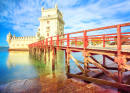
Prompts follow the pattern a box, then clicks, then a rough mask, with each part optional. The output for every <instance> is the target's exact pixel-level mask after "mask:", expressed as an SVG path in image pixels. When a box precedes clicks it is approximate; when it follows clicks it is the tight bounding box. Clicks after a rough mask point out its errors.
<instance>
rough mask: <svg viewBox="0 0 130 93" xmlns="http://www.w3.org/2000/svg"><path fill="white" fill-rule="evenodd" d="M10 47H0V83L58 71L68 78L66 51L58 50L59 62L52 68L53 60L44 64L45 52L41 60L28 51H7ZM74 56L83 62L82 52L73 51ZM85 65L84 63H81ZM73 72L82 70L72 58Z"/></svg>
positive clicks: (71, 67)
mask: <svg viewBox="0 0 130 93" xmlns="http://www.w3.org/2000/svg"><path fill="white" fill-rule="evenodd" d="M7 49H8V48H6V47H2V48H0V59H1V60H0V85H1V84H5V83H8V82H13V81H16V80H22V79H32V78H37V77H39V76H45V75H50V74H52V73H54V72H55V73H57V75H60V76H63V78H66V75H65V73H66V67H65V56H64V51H61V50H60V51H58V52H57V62H56V63H55V70H52V62H51V61H50V60H47V61H46V64H44V61H43V60H44V59H43V54H42V58H41V61H39V60H38V58H36V57H35V56H32V55H30V54H29V52H28V51H9V52H8V51H7ZM72 55H73V56H74V58H76V59H78V60H80V61H82V62H83V56H82V53H81V52H78V53H72ZM97 60H98V61H100V60H102V57H101V56H98V59H97ZM80 65H81V66H83V65H82V64H80ZM70 69H71V73H78V72H80V70H79V68H78V67H77V66H76V65H75V63H74V62H73V61H72V60H71V59H70Z"/></svg>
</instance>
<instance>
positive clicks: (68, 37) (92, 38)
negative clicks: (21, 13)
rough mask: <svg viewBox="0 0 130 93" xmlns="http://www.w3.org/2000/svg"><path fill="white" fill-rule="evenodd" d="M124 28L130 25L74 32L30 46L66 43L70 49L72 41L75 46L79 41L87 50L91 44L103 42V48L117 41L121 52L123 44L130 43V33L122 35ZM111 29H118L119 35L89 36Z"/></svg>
mask: <svg viewBox="0 0 130 93" xmlns="http://www.w3.org/2000/svg"><path fill="white" fill-rule="evenodd" d="M124 26H130V23H125V24H118V25H113V26H107V27H101V28H95V29H89V30H83V31H78V32H72V33H67V34H62V35H57V36H52V37H48V38H46V39H44V40H41V41H38V42H34V43H32V44H29V47H43V46H48V45H55V46H61V45H63V43H65V42H66V44H64V46H67V47H69V46H70V42H72V41H74V42H75V44H74V46H77V42H78V41H81V42H83V47H84V48H87V46H88V45H89V42H92V41H102V42H103V47H105V46H106V43H105V42H106V41H117V42H118V43H117V49H119V50H121V42H122V41H130V39H129V38H130V32H124V33H121V27H124ZM111 28H117V33H113V34H102V35H88V32H91V31H98V30H105V29H111ZM79 33H82V36H77V37H72V36H71V35H75V34H79ZM122 38H125V39H122Z"/></svg>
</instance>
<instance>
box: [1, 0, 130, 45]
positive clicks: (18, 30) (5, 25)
mask: <svg viewBox="0 0 130 93" xmlns="http://www.w3.org/2000/svg"><path fill="white" fill-rule="evenodd" d="M56 4H57V5H58V9H59V10H60V11H61V12H63V20H64V21H65V26H64V33H70V32H76V31H82V30H87V29H92V28H99V27H104V26H110V25H116V24H122V23H128V22H130V0H0V46H8V43H7V42H6V38H7V37H6V36H7V34H8V33H9V31H10V32H11V34H12V35H14V34H15V35H16V37H20V36H35V34H36V32H37V29H38V26H39V25H40V22H39V17H41V7H44V9H48V8H54V7H55V5H56ZM124 30H129V31H130V27H127V28H124ZM115 31H116V30H115V29H114V30H111V32H113V33H114V32H115ZM108 32H109V31H108ZM94 33H96V34H100V33H106V31H104V32H99V33H97V32H94Z"/></svg>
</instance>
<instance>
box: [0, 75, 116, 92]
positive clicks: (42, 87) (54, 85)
mask: <svg viewBox="0 0 130 93" xmlns="http://www.w3.org/2000/svg"><path fill="white" fill-rule="evenodd" d="M59 78H60V79H59ZM86 90H87V91H86ZM85 91H86V92H87V93H91V92H93V93H99V92H102V93H105V92H107V93H118V91H117V89H116V88H112V87H109V86H103V85H98V84H95V83H85V82H84V81H82V80H79V79H75V78H69V79H68V78H61V77H55V76H53V75H47V76H41V77H38V78H33V79H24V80H17V81H14V82H10V83H7V84H4V85H0V92H1V93H29V92H31V93H52V92H53V93H70V92H71V93H85Z"/></svg>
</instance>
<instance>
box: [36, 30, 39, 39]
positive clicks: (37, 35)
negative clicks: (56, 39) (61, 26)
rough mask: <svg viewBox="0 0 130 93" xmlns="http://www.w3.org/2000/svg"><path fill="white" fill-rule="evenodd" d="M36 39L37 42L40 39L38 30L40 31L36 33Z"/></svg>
mask: <svg viewBox="0 0 130 93" xmlns="http://www.w3.org/2000/svg"><path fill="white" fill-rule="evenodd" d="M36 38H37V40H39V38H40V29H38V31H37V33H36Z"/></svg>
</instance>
